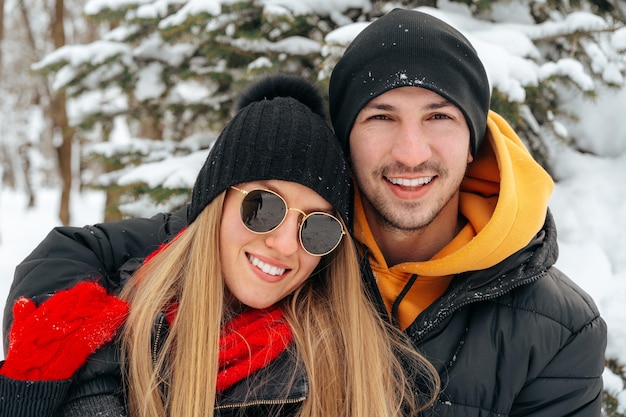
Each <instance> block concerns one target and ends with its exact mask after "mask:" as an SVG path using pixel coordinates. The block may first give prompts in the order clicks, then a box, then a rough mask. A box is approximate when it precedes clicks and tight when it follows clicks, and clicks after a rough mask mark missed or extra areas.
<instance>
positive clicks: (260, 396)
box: [0, 76, 437, 417]
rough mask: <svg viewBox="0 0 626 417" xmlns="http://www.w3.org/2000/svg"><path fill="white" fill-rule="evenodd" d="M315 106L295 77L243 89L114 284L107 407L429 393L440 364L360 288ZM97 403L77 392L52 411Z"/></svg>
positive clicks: (174, 409)
mask: <svg viewBox="0 0 626 417" xmlns="http://www.w3.org/2000/svg"><path fill="white" fill-rule="evenodd" d="M305 103H307V104H305ZM322 108H323V106H322V100H321V97H320V96H319V93H318V92H317V90H316V89H315V88H314V87H313V86H311V85H310V84H308V83H306V82H304V81H303V80H301V79H298V78H291V77H284V76H283V77H270V78H266V79H264V80H262V81H261V82H260V83H258V84H256V85H255V86H253V87H252V88H250V89H249V90H248V91H247V93H246V94H244V95H243V96H242V99H241V101H240V104H239V111H238V112H237V114H236V115H235V116H234V118H233V120H232V121H231V122H230V123H229V124H228V125H227V127H226V128H225V129H224V131H223V132H222V134H221V135H220V137H219V138H218V139H217V141H216V143H215V145H214V146H213V148H212V150H211V152H210V154H209V156H208V158H207V160H206V162H205V164H204V166H203V167H202V169H201V171H200V173H199V175H198V178H197V180H196V184H195V186H194V189H193V192H192V201H191V204H190V206H189V210H188V213H187V216H188V224H189V225H188V227H187V228H186V229H184V230H183V231H182V232H181V233H179V234H178V235H177V236H176V237H175V238H174V239H173V240H172V241H171V242H169V243H168V244H166V245H164V246H163V247H162V248H160V249H159V250H158V251H157V252H156V253H154V254H152V255H151V256H150V257H149V258H148V259H147V260H146V261H145V262H144V263H143V264H142V266H141V267H140V268H139V269H138V270H137V271H136V272H135V273H134V274H133V276H132V278H131V279H130V280H129V281H128V282H127V283H126V284H125V285H124V288H123V290H122V293H121V296H120V298H121V299H122V300H124V301H125V302H127V303H128V307H129V312H128V317H127V318H126V324H125V326H124V327H123V330H122V332H121V334H120V337H119V341H120V344H121V352H122V365H123V366H122V369H124V370H125V372H124V383H125V384H124V388H125V405H126V407H118V408H116V411H115V412H116V413H118V414H115V415H125V414H122V411H121V410H123V409H124V408H126V409H127V410H126V411H124V413H126V412H128V415H129V416H133V417H148V416H149V417H158V416H164V417H165V416H186V417H196V416H198V417H200V416H211V415H220V416H226V415H251V416H254V415H271V416H283V415H297V416H360V417H361V416H364V417H366V416H395V415H415V414H417V412H418V411H419V409H420V408H421V407H423V406H426V405H428V402H429V401H431V400H432V398H433V394H434V390H436V389H437V378H436V376H435V375H436V373H435V371H434V370H433V369H432V367H431V366H430V365H429V364H428V363H426V362H425V361H424V360H423V359H422V358H421V357H420V356H419V355H418V354H417V353H415V352H414V350H413V349H412V348H411V346H410V345H409V344H407V343H406V342H405V341H404V339H403V337H402V335H401V334H400V333H399V332H398V331H396V330H394V329H393V328H392V327H391V326H389V325H388V324H387V323H384V322H383V321H382V320H381V319H380V318H379V316H378V315H377V314H376V312H375V311H374V309H373V307H372V306H371V304H370V303H369V301H368V300H367V298H366V296H365V295H364V294H365V291H364V290H363V288H362V287H361V285H362V284H361V277H360V271H359V267H358V261H357V257H356V249H355V247H354V244H353V241H352V239H351V238H350V236H349V235H348V234H347V232H346V225H347V224H349V219H348V215H349V211H350V210H349V204H350V201H351V192H350V187H349V176H348V169H347V167H346V163H345V161H344V159H343V157H342V153H341V149H340V147H339V145H338V143H337V141H336V139H335V137H334V135H333V133H332V131H331V130H330V129H329V127H328V125H327V124H326V122H325V121H324V120H323V118H322V117H320V116H321V115H322V114H323V110H322ZM81 285H85V284H81ZM69 291H72V290H69ZM59 294H61V295H63V294H64V293H59ZM59 294H57V295H59ZM57 295H55V296H53V297H52V298H50V300H49V301H53V300H54V299H55V297H56V296H57ZM101 297H102V298H104V299H105V300H106V301H107V302H109V299H108V298H105V297H110V296H106V295H105V296H101ZM84 298H88V297H84ZM110 302H111V304H112V305H113V303H114V302H115V303H119V302H120V300H117V299H115V300H111V301H110ZM45 304H46V303H44V305H45ZM44 305H42V307H44ZM114 305H115V306H116V307H119V306H118V304H114ZM50 309H52V307H50ZM99 310H105V311H108V310H109V309H108V308H105V309H99ZM119 310H120V311H122V310H123V308H119ZM118 316H119V314H118ZM19 317H20V315H19V314H16V316H15V322H14V323H16V324H17V323H22V322H23V321H22V320H21V319H19ZM38 322H41V320H39V321H38ZM108 322H109V323H111V322H115V320H108ZM14 326H15V324H14ZM61 327H64V326H61ZM110 327H111V328H115V327H116V325H115V323H113V324H112V325H111V326H110ZM21 328H22V330H21V331H16V332H13V331H12V343H11V344H12V346H15V345H17V346H20V344H19V343H17V342H15V340H18V341H19V339H20V337H21V335H23V334H25V333H27V332H26V331H24V330H23V328H24V326H21ZM27 330H28V328H27ZM14 333H15V334H14ZM101 333H102V334H103V337H102V339H108V338H110V334H111V333H112V331H111V329H107V331H103V332H101ZM81 340H82V339H81ZM104 342H106V340H103V341H102V343H104ZM94 349H95V348H94ZM83 350H88V349H83ZM74 356H77V355H74ZM14 357H17V358H18V362H19V355H17V354H14V355H12V348H11V347H10V348H9V354H8V355H7V361H6V363H5V364H4V366H3V367H2V368H1V369H0V374H3V375H5V376H7V377H9V378H12V376H11V374H9V375H7V374H6V373H5V372H4V371H5V368H7V365H11V364H12V363H14V362H11V360H12V359H13V358H14ZM14 368H15V366H14V365H11V366H9V370H10V371H11V372H13V371H12V369H14ZM11 372H10V373H11ZM415 378H419V381H421V384H416V385H421V386H424V387H425V389H424V392H423V393H416V392H411V388H410V386H411V384H410V382H414V379H415ZM39 380H40V381H42V380H43V381H45V379H39ZM11 382H14V381H11ZM1 384H2V381H0V390H2V386H1ZM1 404H2V403H0V405H1ZM58 406H59V404H53V405H51V406H50V407H58ZM63 410H65V411H63ZM95 410H98V411H101V410H102V407H101V406H100V407H99V406H97V405H94V404H93V402H88V401H85V402H82V403H81V402H74V403H72V405H71V407H64V408H62V409H61V411H60V412H59V413H60V414H59V413H57V415H68V416H69V415H79V414H80V413H89V412H90V411H91V412H93V411H95ZM23 415H27V414H23ZM39 415H41V414H39ZM111 415H113V414H111Z"/></svg>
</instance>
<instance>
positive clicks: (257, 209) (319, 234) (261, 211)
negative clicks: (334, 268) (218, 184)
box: [230, 186, 346, 256]
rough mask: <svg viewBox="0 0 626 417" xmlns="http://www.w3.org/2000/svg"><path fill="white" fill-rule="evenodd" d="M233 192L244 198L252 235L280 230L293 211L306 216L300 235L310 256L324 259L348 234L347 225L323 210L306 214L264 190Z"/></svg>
mask: <svg viewBox="0 0 626 417" xmlns="http://www.w3.org/2000/svg"><path fill="white" fill-rule="evenodd" d="M230 188H232V189H233V190H236V191H239V192H240V193H242V194H243V195H244V198H243V200H242V202H241V221H242V222H243V224H244V226H245V227H246V229H248V230H249V231H251V232H252V233H257V234H264V233H269V232H271V231H272V230H274V229H277V228H278V227H279V226H280V225H281V224H283V222H284V221H285V219H286V218H287V213H288V212H289V210H295V211H297V212H299V213H300V214H302V216H303V218H302V220H301V221H300V230H299V233H298V236H299V239H300V245H302V248H303V249H304V250H305V251H306V252H307V253H308V254H310V255H313V256H324V255H328V254H329V253H331V252H332V251H333V250H335V248H337V246H339V243H340V242H341V239H342V238H343V235H345V234H346V232H345V230H344V228H343V225H342V224H341V222H340V221H339V219H338V218H336V217H335V216H333V215H330V214H328V213H324V212H321V211H315V212H312V213H308V214H307V213H305V212H303V211H302V210H299V209H297V208H293V207H289V206H288V205H287V202H286V201H285V199H284V198H283V197H282V196H281V195H280V194H278V193H276V192H274V191H270V190H266V189H262V188H258V189H254V190H250V191H246V190H242V189H240V188H237V187H235V186H231V187H230Z"/></svg>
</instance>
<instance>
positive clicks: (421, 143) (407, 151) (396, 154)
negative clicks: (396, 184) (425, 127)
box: [391, 123, 432, 167]
mask: <svg viewBox="0 0 626 417" xmlns="http://www.w3.org/2000/svg"><path fill="white" fill-rule="evenodd" d="M397 133H398V134H397V135H396V137H395V138H394V144H393V148H392V151H391V155H392V157H393V158H394V159H395V160H396V161H397V162H400V163H402V164H403V165H405V166H408V167H415V166H418V165H420V164H422V163H423V162H424V161H427V160H428V159H430V157H431V156H432V151H431V149H430V142H429V140H428V139H427V137H426V135H425V134H424V132H423V131H422V129H421V128H420V126H419V125H418V124H416V123H404V124H403V125H402V127H401V128H400V129H398V132H397Z"/></svg>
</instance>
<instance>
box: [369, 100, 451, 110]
mask: <svg viewBox="0 0 626 417" xmlns="http://www.w3.org/2000/svg"><path fill="white" fill-rule="evenodd" d="M450 106H452V107H456V106H455V105H454V104H453V103H451V102H450V101H448V100H446V99H442V100H440V101H435V102H429V103H428V104H427V105H425V106H424V107H423V109H424V110H438V109H443V108H446V107H450ZM362 110H383V111H393V110H396V106H394V105H392V104H388V103H384V102H382V103H377V102H376V101H375V100H372V101H370V102H368V103H366V104H365V106H363V108H362Z"/></svg>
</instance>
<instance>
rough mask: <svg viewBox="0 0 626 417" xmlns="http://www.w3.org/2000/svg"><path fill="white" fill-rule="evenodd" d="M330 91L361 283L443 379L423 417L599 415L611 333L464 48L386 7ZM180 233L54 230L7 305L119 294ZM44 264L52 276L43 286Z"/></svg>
mask: <svg viewBox="0 0 626 417" xmlns="http://www.w3.org/2000/svg"><path fill="white" fill-rule="evenodd" d="M329 92H330V112H331V117H332V121H333V126H334V128H335V131H336V133H337V136H338V138H339V140H340V141H341V143H342V145H343V146H344V149H345V150H346V152H347V153H348V154H349V155H350V159H351V162H352V169H353V173H354V177H355V182H356V185H357V189H356V191H355V204H354V210H355V224H354V233H355V236H356V238H357V239H358V240H359V241H360V242H361V247H360V250H361V253H362V257H363V277H364V280H365V282H366V284H367V286H368V289H369V291H370V293H371V294H370V295H371V297H372V299H373V300H374V302H375V303H376V304H377V306H378V308H379V311H380V313H381V314H382V315H384V316H385V317H387V318H388V319H389V320H390V321H392V322H393V323H394V324H396V325H397V326H400V327H401V328H402V329H404V330H405V332H406V333H407V335H408V336H409V337H410V338H411V339H412V341H413V343H414V344H415V346H416V348H417V349H419V350H420V352H422V353H423V354H424V355H425V356H426V357H427V358H428V359H429V360H430V361H431V362H432V363H433V364H434V366H435V367H436V368H437V369H438V371H439V373H440V376H441V379H442V387H443V391H442V393H441V395H440V398H439V400H438V401H437V403H436V404H435V405H434V406H433V407H432V408H431V409H429V410H428V412H427V413H426V415H432V416H444V415H445V416H457V417H458V416H496V415H507V416H534V417H539V416H549V417H554V416H565V415H568V416H600V415H601V412H600V404H601V393H602V379H601V375H602V371H603V369H604V348H605V345H606V325H605V323H604V321H603V320H602V319H601V318H600V316H599V313H598V310H597V308H596V306H595V304H594V303H593V301H592V300H591V298H590V297H589V296H588V295H587V294H586V293H585V292H584V291H582V290H581V289H580V288H579V287H578V286H576V285H575V284H574V283H573V282H571V281H570V280H569V279H568V278H567V277H566V276H565V275H564V274H562V273H561V272H560V271H558V270H557V269H555V268H554V267H553V264H554V262H555V261H556V258H557V252H558V249H557V244H556V230H555V226H554V223H553V220H552V217H551V216H550V214H549V211H548V207H547V202H548V199H549V196H550V193H551V191H552V188H553V183H552V181H551V179H550V177H549V176H548V175H547V173H546V172H545V171H544V170H543V169H542V168H541V167H540V166H539V165H538V164H537V163H536V162H535V161H534V160H533V159H532V157H531V156H530V154H529V153H528V151H527V150H526V149H525V148H524V146H523V144H522V142H521V141H520V140H519V138H518V137H517V136H516V134H515V133H514V132H513V131H512V130H511V128H510V127H509V126H508V125H507V124H506V122H505V121H504V120H503V119H502V118H501V117H500V116H498V115H497V114H495V113H493V112H489V99H490V88H489V83H488V79H487V75H486V73H485V70H484V68H483V65H482V63H481V62H480V59H479V58H478V56H477V54H476V52H475V50H474V49H473V47H472V46H471V45H470V43H469V42H468V41H467V39H465V37H463V36H462V35H461V34H460V33H459V32H458V31H456V30H455V29H453V28H452V27H450V26H449V25H447V24H445V23H443V22H441V21H440V20H438V19H435V18H433V17H431V16H429V15H427V14H424V13H420V12H416V11H407V10H399V9H397V10H394V11H392V12H390V13H389V14H388V15H386V16H384V17H382V18H380V19H378V20H377V21H375V22H374V23H372V24H371V25H369V26H368V27H367V28H366V29H365V30H363V32H361V33H360V34H359V35H358V36H357V37H356V39H355V40H354V41H353V42H352V43H351V45H350V46H349V47H348V48H347V50H346V52H345V54H344V56H343V57H342V58H341V60H340V61H339V62H338V64H337V66H336V67H335V69H334V71H333V73H332V76H331V81H330V91H329ZM184 224H185V213H184V212H181V213H178V214H177V215H159V216H156V217H154V218H153V219H151V220H147V219H135V220H127V221H123V222H118V223H112V224H108V225H107V224H104V225H98V226H95V227H90V228H87V229H75V228H59V229H55V230H54V231H53V232H52V233H51V234H50V235H49V237H48V238H46V240H45V241H44V242H42V244H41V245H40V246H39V247H38V248H37V249H35V251H34V252H33V253H32V254H31V255H30V256H29V258H27V259H26V260H25V261H24V262H23V263H22V264H20V265H19V266H18V267H17V269H16V276H15V282H14V285H13V287H12V289H11V293H10V295H9V301H8V302H7V305H9V304H11V303H12V300H14V299H15V297H17V296H19V295H27V296H32V295H39V294H46V293H48V292H52V291H54V290H56V289H58V288H59V286H61V287H63V286H71V285H73V283H75V282H76V281H78V280H81V279H84V277H85V276H86V275H91V276H99V277H102V278H101V280H103V281H109V282H110V284H109V288H112V287H114V286H115V285H116V283H117V282H119V276H118V268H119V267H120V266H121V265H122V264H123V263H124V262H125V261H127V260H128V259H130V258H133V257H137V256H140V257H141V256H146V255H147V254H149V253H150V252H151V251H152V250H154V249H155V248H156V247H157V246H158V245H159V244H160V243H161V242H162V241H163V240H165V239H167V238H168V237H170V236H172V234H175V233H176V231H178V230H179V229H180V227H182V226H183V225H184ZM59 248H63V249H59ZM68 258H71V259H72V261H71V262H73V263H70V262H68ZM43 267H45V268H46V271H45V274H46V275H52V274H54V276H55V277H57V276H58V277H60V278H55V279H49V280H39V281H37V280H36V279H34V277H35V276H40V275H41V274H43V273H44V272H43V271H40V269H41V268H43ZM53 271H54V272H53ZM43 276H45V275H43ZM55 280H56V282H52V283H51V282H50V281H55ZM59 280H63V282H62V283H59ZM5 316H6V312H5ZM7 326H8V323H6V322H5V332H6V331H7ZM86 372H87V371H86ZM90 372H91V375H92V376H93V374H94V372H93V371H90ZM84 380H87V381H89V377H86V376H85V377H84V379H83V381H84ZM84 385H87V383H84V384H83V386H84Z"/></svg>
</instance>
